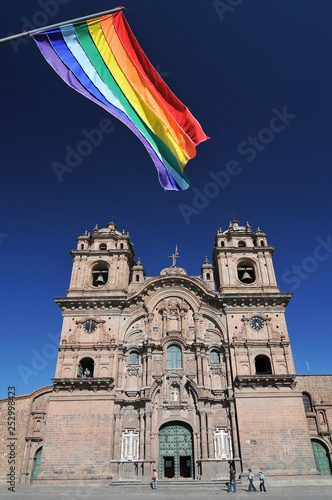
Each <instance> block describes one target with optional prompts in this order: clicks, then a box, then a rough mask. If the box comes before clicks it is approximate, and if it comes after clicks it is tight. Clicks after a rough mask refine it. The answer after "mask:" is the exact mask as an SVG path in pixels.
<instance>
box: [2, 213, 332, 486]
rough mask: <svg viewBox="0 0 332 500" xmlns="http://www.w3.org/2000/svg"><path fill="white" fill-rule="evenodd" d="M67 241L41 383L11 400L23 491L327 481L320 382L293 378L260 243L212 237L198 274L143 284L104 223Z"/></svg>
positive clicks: (241, 234)
mask: <svg viewBox="0 0 332 500" xmlns="http://www.w3.org/2000/svg"><path fill="white" fill-rule="evenodd" d="M77 241H78V245H77V249H76V250H73V251H71V255H72V258H73V269H72V276H71V282H70V287H69V290H68V292H67V295H66V296H65V297H56V298H55V300H56V303H57V304H58V305H59V307H60V308H61V310H62V314H63V327H62V332H61V339H60V344H59V354H58V360H57V365H56V372H55V377H54V379H52V383H53V385H50V386H48V387H45V388H42V389H39V390H37V391H35V392H34V393H32V394H30V395H26V396H20V397H18V398H17V400H16V407H17V411H18V412H19V413H20V415H21V418H20V419H19V420H20V423H19V426H20V427H19V430H18V433H19V435H18V441H17V444H18V448H17V450H18V456H17V460H18V464H19V471H20V472H19V474H20V480H21V481H22V482H30V481H32V480H34V481H36V483H38V482H39V483H52V482H65V481H68V480H71V481H82V480H88V481H109V480H113V481H124V480H136V481H144V480H150V479H151V474H152V470H153V469H154V468H155V469H157V470H158V475H159V478H163V479H182V478H187V479H189V478H192V479H202V480H207V481H209V480H211V481H212V480H217V479H228V478H229V468H230V466H235V468H236V473H237V475H239V474H241V472H246V471H247V469H248V468H249V467H250V468H251V469H253V470H256V469H257V470H264V471H265V472H266V473H267V474H268V475H269V477H272V476H276V477H279V476H283V477H284V476H285V475H288V476H296V477H298V476H303V477H315V476H317V475H318V474H319V473H321V474H331V453H332V432H331V431H332V396H331V394H332V376H331V375H326V376H325V375H324V376H312V377H311V376H309V377H308V376H304V377H303V376H297V375H296V373H295V368H294V362H293V356H292V351H291V346H290V340H289V336H288V331H287V326H286V322H285V309H286V307H287V304H288V302H289V300H290V298H291V294H290V293H281V292H280V290H279V287H278V285H277V281H276V277H275V273H274V268H273V260H272V258H273V252H274V248H273V247H272V246H269V244H268V241H267V235H266V234H265V233H263V232H262V231H261V230H260V229H257V231H256V232H254V231H253V230H252V229H251V227H250V226H249V224H248V223H247V224H246V226H241V225H240V224H239V222H237V221H233V222H231V223H230V225H229V228H228V229H227V230H226V231H222V230H221V229H220V230H219V231H218V232H217V235H216V237H215V245H214V248H213V252H212V263H209V261H208V259H207V258H206V259H205V262H204V263H203V265H202V267H201V275H200V276H188V275H187V272H186V271H185V270H184V269H182V268H180V267H178V265H177V255H173V256H172V264H171V265H170V267H168V268H165V269H163V270H162V271H161V272H160V275H159V276H154V277H148V276H146V273H145V270H144V268H143V266H142V264H141V262H140V260H139V259H138V261H136V260H135V258H134V257H135V255H134V251H133V246H132V243H131V240H130V237H129V234H128V233H127V234H126V233H125V232H124V231H123V232H119V231H117V229H116V226H115V224H114V223H113V222H110V223H109V224H107V227H106V228H103V229H99V228H98V227H97V226H96V228H95V229H94V230H93V232H92V233H88V232H86V233H85V234H84V235H83V236H80V237H79V238H78V239H77ZM308 401H309V402H308ZM3 403H4V400H3ZM4 406H5V405H4V404H3V405H2V409H4ZM3 411H4V410H3ZM4 432H5V429H2V431H1V433H4ZM315 447H316V448H315ZM319 454H320V455H319ZM319 456H320V458H319ZM1 476H2V478H4V477H5V469H4V470H3V471H1Z"/></svg>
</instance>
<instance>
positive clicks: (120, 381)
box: [117, 352, 123, 387]
mask: <svg viewBox="0 0 332 500" xmlns="http://www.w3.org/2000/svg"><path fill="white" fill-rule="evenodd" d="M117 378H118V383H117V387H122V385H123V354H122V352H118V373H117Z"/></svg>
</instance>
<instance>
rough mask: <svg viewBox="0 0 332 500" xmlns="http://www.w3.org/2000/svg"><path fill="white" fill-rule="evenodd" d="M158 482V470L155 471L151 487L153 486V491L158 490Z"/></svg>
mask: <svg viewBox="0 0 332 500" xmlns="http://www.w3.org/2000/svg"><path fill="white" fill-rule="evenodd" d="M157 480H158V474H157V471H156V469H153V474H152V483H151V486H152V489H154V490H156V489H158V486H157Z"/></svg>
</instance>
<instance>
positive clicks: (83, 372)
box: [77, 358, 95, 378]
mask: <svg viewBox="0 0 332 500" xmlns="http://www.w3.org/2000/svg"><path fill="white" fill-rule="evenodd" d="M94 366H95V362H94V361H93V359H92V358H83V359H81V361H80V363H79V365H78V375H77V376H78V377H79V378H91V377H93V373H94Z"/></svg>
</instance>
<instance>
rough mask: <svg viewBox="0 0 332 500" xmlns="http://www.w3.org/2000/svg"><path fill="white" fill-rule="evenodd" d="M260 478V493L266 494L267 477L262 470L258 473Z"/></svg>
mask: <svg viewBox="0 0 332 500" xmlns="http://www.w3.org/2000/svg"><path fill="white" fill-rule="evenodd" d="M258 477H259V491H265V493H266V488H265V476H264V474H263V472H262V471H261V470H260V471H259V473H258Z"/></svg>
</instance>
